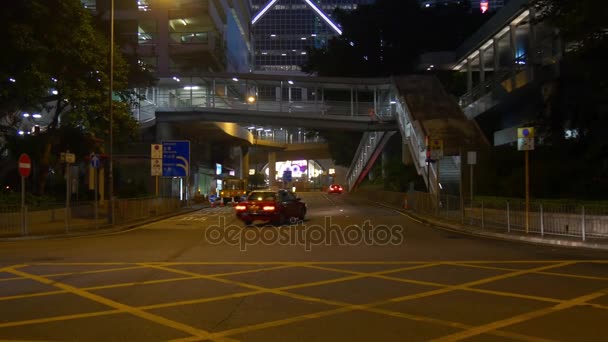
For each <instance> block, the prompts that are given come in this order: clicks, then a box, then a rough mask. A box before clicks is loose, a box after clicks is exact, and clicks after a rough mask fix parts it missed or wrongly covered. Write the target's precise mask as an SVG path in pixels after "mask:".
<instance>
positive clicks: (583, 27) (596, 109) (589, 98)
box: [531, 0, 608, 195]
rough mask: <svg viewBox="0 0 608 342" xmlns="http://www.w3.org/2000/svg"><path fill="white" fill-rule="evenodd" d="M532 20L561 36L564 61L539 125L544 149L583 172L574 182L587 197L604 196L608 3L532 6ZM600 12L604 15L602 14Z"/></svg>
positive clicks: (582, 0) (542, 1)
mask: <svg viewBox="0 0 608 342" xmlns="http://www.w3.org/2000/svg"><path fill="white" fill-rule="evenodd" d="M531 6H532V7H534V8H535V9H536V11H537V12H538V17H537V18H536V20H537V21H539V22H544V23H547V24H549V25H551V26H552V27H555V28H557V29H558V31H559V35H560V38H561V39H562V41H563V46H564V56H563V59H562V61H561V63H560V66H559V68H560V73H559V74H560V76H559V79H557V81H556V82H553V83H552V84H550V86H548V87H547V89H549V91H547V92H546V96H545V108H544V110H543V112H542V114H541V115H540V116H539V118H538V122H537V125H539V126H540V127H542V131H541V132H542V133H543V135H544V137H545V140H546V142H547V143H548V144H550V145H552V146H553V147H554V148H556V149H560V150H561V151H565V152H566V154H567V155H568V159H569V162H570V163H572V164H574V165H584V167H581V168H580V169H579V170H578V172H577V173H576V174H577V177H575V178H573V179H572V181H573V182H576V183H577V186H576V187H577V188H578V189H586V191H587V190H588V191H587V193H588V194H593V193H595V194H604V195H605V192H606V191H608V179H606V177H605V175H606V174H608V139H606V138H605V135H606V131H608V100H607V99H608V83H607V82H606V79H608V67H607V66H606V60H608V32H607V31H606V30H607V27H608V25H607V24H606V20H605V15H604V13H606V11H608V3H606V2H605V1H600V0H559V1H557V0H534V1H532V2H531ZM602 8H603V9H602Z"/></svg>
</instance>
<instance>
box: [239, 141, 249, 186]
mask: <svg viewBox="0 0 608 342" xmlns="http://www.w3.org/2000/svg"><path fill="white" fill-rule="evenodd" d="M239 178H241V179H248V178H249V150H248V149H247V148H246V147H241V174H240V177H239Z"/></svg>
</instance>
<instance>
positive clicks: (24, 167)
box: [19, 153, 32, 177]
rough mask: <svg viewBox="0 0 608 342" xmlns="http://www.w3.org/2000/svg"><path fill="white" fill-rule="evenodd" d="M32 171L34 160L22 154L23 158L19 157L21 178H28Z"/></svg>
mask: <svg viewBox="0 0 608 342" xmlns="http://www.w3.org/2000/svg"><path fill="white" fill-rule="evenodd" d="M31 170H32V160H31V159H30V156H28V155H27V154H25V153H22V154H21V156H19V174H20V175H21V177H28V176H29V175H30V171H31Z"/></svg>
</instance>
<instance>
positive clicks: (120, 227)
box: [0, 207, 209, 242]
mask: <svg viewBox="0 0 608 342" xmlns="http://www.w3.org/2000/svg"><path fill="white" fill-rule="evenodd" d="M206 208H209V207H201V208H190V209H185V210H181V211H179V212H174V213H170V214H165V215H161V216H156V217H152V218H148V219H144V220H139V221H133V222H129V223H125V224H121V225H117V226H114V227H109V228H101V229H98V230H89V231H83V232H74V233H67V234H63V233H61V234H48V235H32V236H15V237H7V238H0V242H18V241H32V240H58V239H70V238H77V237H87V236H99V235H107V234H113V233H121V232H126V231H129V230H132V229H135V228H137V227H139V226H142V225H145V224H149V223H154V222H158V221H162V220H165V219H168V218H170V217H173V216H178V215H183V214H188V213H191V212H195V211H198V210H201V209H206Z"/></svg>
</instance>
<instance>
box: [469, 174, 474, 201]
mask: <svg viewBox="0 0 608 342" xmlns="http://www.w3.org/2000/svg"><path fill="white" fill-rule="evenodd" d="M469 177H470V178H471V180H470V182H469V183H470V184H469V186H470V187H471V209H473V164H471V172H469Z"/></svg>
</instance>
